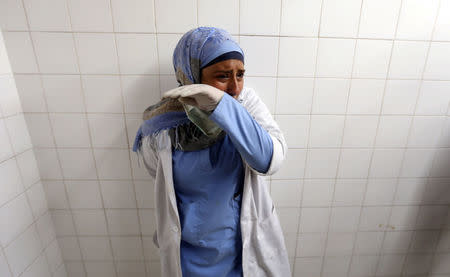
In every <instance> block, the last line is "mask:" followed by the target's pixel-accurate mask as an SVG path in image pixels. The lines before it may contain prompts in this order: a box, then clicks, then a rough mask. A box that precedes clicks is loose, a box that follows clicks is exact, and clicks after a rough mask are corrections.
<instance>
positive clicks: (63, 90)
mask: <svg viewBox="0 0 450 277" xmlns="http://www.w3.org/2000/svg"><path fill="white" fill-rule="evenodd" d="M42 82H43V85H44V92H45V98H46V100H47V105H48V111H49V112H66V113H70V112H84V111H85V107H84V102H83V96H82V93H81V80H80V77H79V76H77V75H43V76H42Z"/></svg>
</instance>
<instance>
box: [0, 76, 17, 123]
mask: <svg viewBox="0 0 450 277" xmlns="http://www.w3.org/2000/svg"><path fill="white" fill-rule="evenodd" d="M0 90H1V91H2V94H1V95H0V109H1V111H2V112H3V116H5V117H6V116H11V115H16V114H18V113H20V112H22V106H21V104H20V98H19V95H18V94H17V88H16V84H15V81H14V76H13V75H12V74H4V75H0Z"/></svg>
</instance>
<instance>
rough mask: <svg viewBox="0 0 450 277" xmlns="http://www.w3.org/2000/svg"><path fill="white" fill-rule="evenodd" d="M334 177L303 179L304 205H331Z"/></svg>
mask: <svg viewBox="0 0 450 277" xmlns="http://www.w3.org/2000/svg"><path fill="white" fill-rule="evenodd" d="M333 189H334V180H333V179H305V180H304V181H303V199H302V206H303V207H314V206H329V205H331V203H332V199H333Z"/></svg>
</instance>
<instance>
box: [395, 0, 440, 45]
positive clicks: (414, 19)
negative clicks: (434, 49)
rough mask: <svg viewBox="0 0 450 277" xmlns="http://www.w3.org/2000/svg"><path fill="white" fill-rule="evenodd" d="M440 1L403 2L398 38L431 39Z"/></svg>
mask: <svg viewBox="0 0 450 277" xmlns="http://www.w3.org/2000/svg"><path fill="white" fill-rule="evenodd" d="M438 6H439V1H437V0H431V1H426V2H423V1H420V0H407V1H404V2H403V3H402V9H401V11H400V19H399V22H398V26H397V37H396V38H397V39H415V40H430V39H431V33H432V31H433V25H434V22H435V19H436V16H437V12H438Z"/></svg>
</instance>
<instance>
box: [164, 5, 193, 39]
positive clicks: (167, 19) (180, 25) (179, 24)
mask: <svg viewBox="0 0 450 277" xmlns="http://www.w3.org/2000/svg"><path fill="white" fill-rule="evenodd" d="M173 7H177V8H176V9H174V8H173ZM155 15H156V30H157V32H158V33H185V32H187V31H189V30H191V29H193V28H195V27H197V1H194V0H189V1H183V0H169V1H167V0H155Z"/></svg>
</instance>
